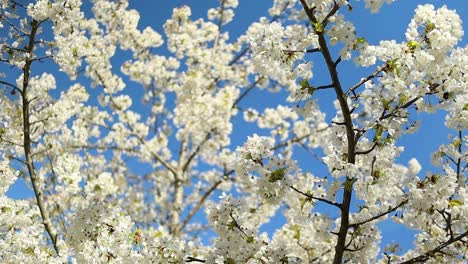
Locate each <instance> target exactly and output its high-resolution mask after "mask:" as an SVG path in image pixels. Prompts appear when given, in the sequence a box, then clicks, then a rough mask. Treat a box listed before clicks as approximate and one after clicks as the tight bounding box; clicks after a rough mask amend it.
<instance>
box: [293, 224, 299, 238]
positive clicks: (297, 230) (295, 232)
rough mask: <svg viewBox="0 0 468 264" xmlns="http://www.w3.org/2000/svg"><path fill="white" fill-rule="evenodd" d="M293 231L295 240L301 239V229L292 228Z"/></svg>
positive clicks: (297, 227)
mask: <svg viewBox="0 0 468 264" xmlns="http://www.w3.org/2000/svg"><path fill="white" fill-rule="evenodd" d="M291 230H292V231H294V236H293V238H294V239H299V238H300V237H301V227H300V226H298V225H293V226H291Z"/></svg>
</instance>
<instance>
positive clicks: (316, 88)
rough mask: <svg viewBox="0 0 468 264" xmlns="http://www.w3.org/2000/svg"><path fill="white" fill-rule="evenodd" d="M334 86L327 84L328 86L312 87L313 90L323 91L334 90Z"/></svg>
mask: <svg viewBox="0 0 468 264" xmlns="http://www.w3.org/2000/svg"><path fill="white" fill-rule="evenodd" d="M334 87H335V85H334V84H328V85H321V86H318V87H314V88H315V90H324V89H329V88H334Z"/></svg>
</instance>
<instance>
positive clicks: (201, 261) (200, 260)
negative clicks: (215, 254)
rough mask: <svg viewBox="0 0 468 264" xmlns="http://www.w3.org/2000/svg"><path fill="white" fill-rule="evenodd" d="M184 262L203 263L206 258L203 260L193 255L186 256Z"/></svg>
mask: <svg viewBox="0 0 468 264" xmlns="http://www.w3.org/2000/svg"><path fill="white" fill-rule="evenodd" d="M186 262H200V263H205V262H206V260H204V259H199V258H195V257H187V260H186Z"/></svg>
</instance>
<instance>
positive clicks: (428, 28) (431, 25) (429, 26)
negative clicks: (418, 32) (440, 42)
mask: <svg viewBox="0 0 468 264" xmlns="http://www.w3.org/2000/svg"><path fill="white" fill-rule="evenodd" d="M434 29H435V24H434V23H432V22H427V23H426V27H425V28H424V32H425V33H426V34H427V33H429V32H431V31H432V30H434Z"/></svg>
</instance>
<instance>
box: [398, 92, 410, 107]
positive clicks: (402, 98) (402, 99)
mask: <svg viewBox="0 0 468 264" xmlns="http://www.w3.org/2000/svg"><path fill="white" fill-rule="evenodd" d="M407 100H408V95H406V94H401V95H400V100H398V105H403V104H404V103H406V101H407Z"/></svg>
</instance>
